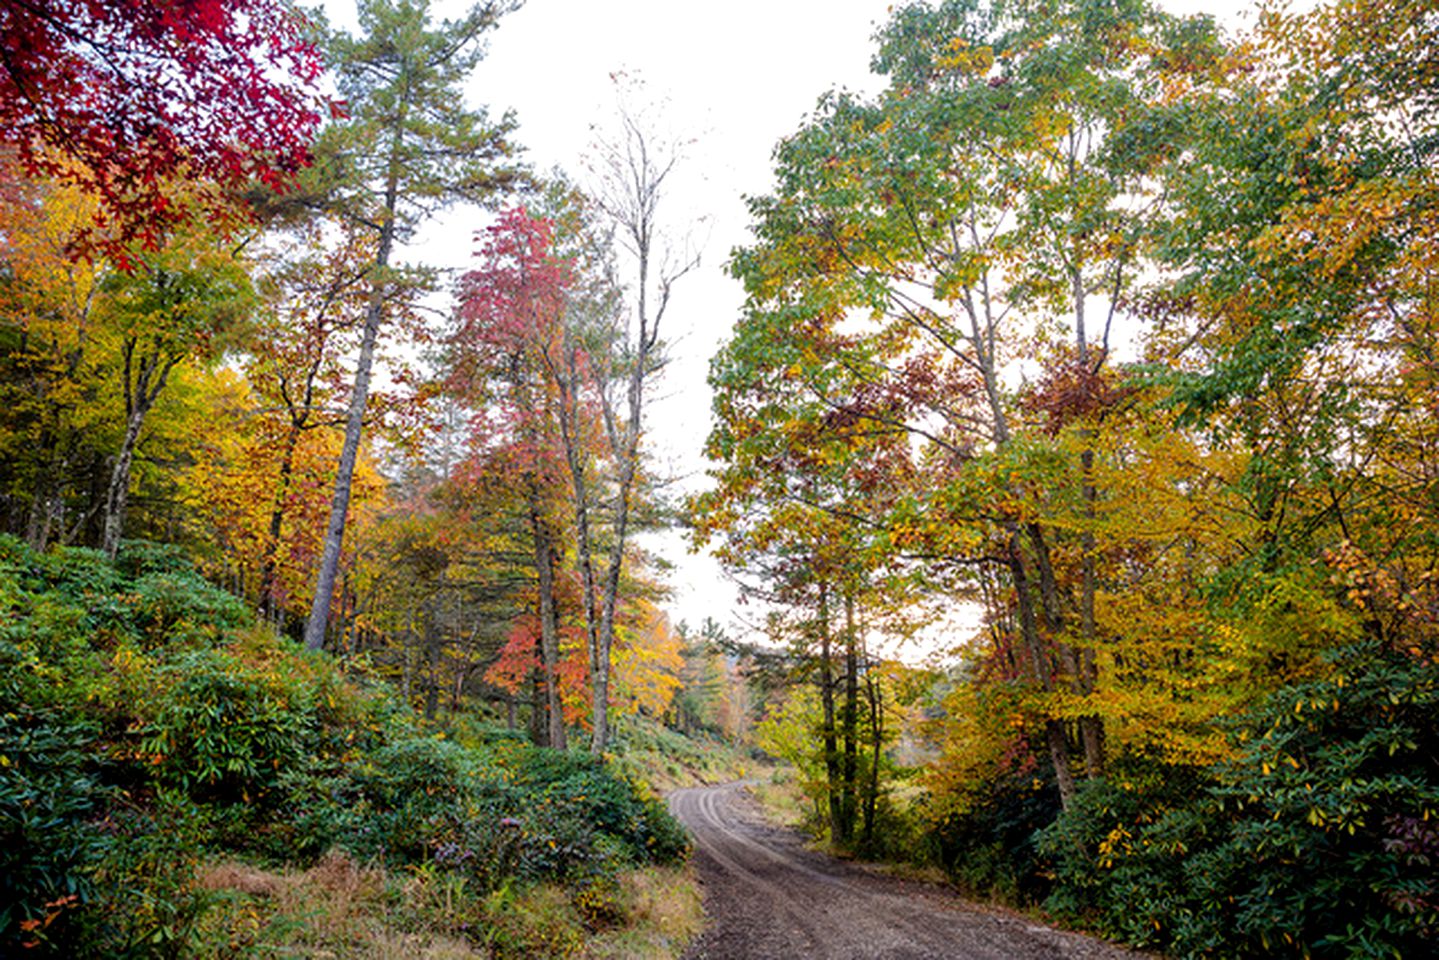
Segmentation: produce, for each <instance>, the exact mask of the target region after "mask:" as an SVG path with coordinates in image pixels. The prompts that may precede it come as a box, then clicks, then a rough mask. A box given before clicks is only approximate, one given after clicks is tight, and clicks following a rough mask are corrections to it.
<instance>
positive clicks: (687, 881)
mask: <svg viewBox="0 0 1439 960" xmlns="http://www.w3.org/2000/svg"><path fill="white" fill-rule="evenodd" d="M620 886H621V888H622V889H623V891H624V897H625V900H626V902H627V905H628V917H627V923H626V924H625V926H623V927H622V928H620V929H617V930H609V931H605V932H604V933H602V934H600V935H599V936H597V937H595V938H594V939H592V940H591V941H590V942H589V944H588V945H587V946H586V947H585V950H584V952H583V953H582V954H581V956H582V957H583V958H585V960H673V958H675V957H678V956H680V954H682V953H684V950H685V947H686V946H688V945H689V942H690V941H691V940H693V939H694V938H695V937H696V936H697V935H698V934H699V932H700V929H701V928H702V927H703V926H704V919H705V918H704V908H703V907H702V906H701V905H700V893H699V882H698V880H697V879H696V877H695V873H694V868H693V867H692V866H683V867H651V868H649V869H647V870H632V871H630V872H628V873H625V874H622V875H621V876H620Z"/></svg>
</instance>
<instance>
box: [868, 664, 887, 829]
mask: <svg viewBox="0 0 1439 960" xmlns="http://www.w3.org/2000/svg"><path fill="white" fill-rule="evenodd" d="M865 690H866V692H867V693H868V694H869V697H868V699H869V729H870V744H871V746H872V747H873V750H874V752H873V755H872V762H871V763H870V765H869V789H868V790H867V791H866V792H865V797H864V844H865V846H866V847H872V846H873V844H874V816H875V808H876V807H877V806H878V804H879V760H880V756H881V754H882V752H883V750H884V706H883V703H882V701H881V698H882V696H883V693H882V692H881V691H880V689H879V683H878V682H877V681H876V680H875V678H874V671H873V670H870V671H868V672H867V673H866V675H865Z"/></svg>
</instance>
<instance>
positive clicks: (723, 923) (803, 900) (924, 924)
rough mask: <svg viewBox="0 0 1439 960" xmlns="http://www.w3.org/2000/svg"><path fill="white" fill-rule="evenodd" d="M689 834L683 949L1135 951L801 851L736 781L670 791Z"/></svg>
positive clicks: (971, 957)
mask: <svg viewBox="0 0 1439 960" xmlns="http://www.w3.org/2000/svg"><path fill="white" fill-rule="evenodd" d="M669 804H670V809H671V811H672V812H673V813H674V815H675V816H676V817H677V818H679V820H680V822H682V823H683V824H684V825H685V826H686V827H687V828H688V829H689V831H690V833H691V835H692V836H693V837H694V842H695V862H696V865H697V866H698V868H699V874H700V880H701V882H702V883H703V885H704V897H705V912H706V913H707V914H708V916H709V918H710V924H709V926H708V927H707V928H706V930H705V932H704V933H703V934H701V935H700V937H699V939H697V940H696V941H695V943H694V944H693V945H692V946H691V948H690V950H689V952H688V953H686V955H685V958H686V960H751V958H753V960H788V958H796V960H798V958H814V960H880V958H883V960H931V958H935V960H938V958H956V960H957V958H966V960H1134V958H1135V957H1137V956H1139V955H1138V954H1134V953H1131V952H1128V951H1125V950H1121V949H1120V948H1118V947H1114V946H1112V945H1110V944H1107V943H1104V942H1102V941H1098V940H1093V939H1091V938H1088V937H1082V936H1079V935H1077V934H1072V933H1065V932H1062V931H1058V930H1052V929H1050V928H1047V927H1042V926H1039V925H1038V924H1034V923H1032V922H1029V921H1027V920H1025V919H1023V918H1020V917H1015V916H1010V915H1006V914H1002V913H997V912H993V911H988V910H985V909H983V908H980V907H977V906H975V905H973V904H967V903H965V902H964V901H963V900H960V899H959V898H957V897H954V896H953V895H951V894H949V893H948V892H947V891H945V890H943V889H942V888H939V887H936V886H934V885H932V884H924V883H919V882H916V881H908V880H900V879H897V878H894V877H887V876H882V875H879V874H874V873H870V872H867V871H864V870H861V869H859V868H856V867H853V866H850V865H848V864H845V863H843V862H842V861H839V860H836V859H834V858H833V857H828V856H825V855H823V854H820V853H816V852H814V851H810V850H806V849H805V848H804V844H803V841H802V840H801V839H800V837H799V836H798V835H796V834H795V833H794V832H793V831H788V830H782V829H779V828H777V827H774V826H773V825H771V824H769V823H767V822H766V821H765V819H764V817H763V815H762V814H761V813H760V811H759V808H758V806H757V804H755V803H754V801H753V799H752V798H751V797H750V796H749V794H748V791H746V790H745V785H744V784H742V783H730V784H724V785H722V786H717V787H695V788H692V789H688V790H678V791H676V792H675V793H673V794H671V795H670V798H669Z"/></svg>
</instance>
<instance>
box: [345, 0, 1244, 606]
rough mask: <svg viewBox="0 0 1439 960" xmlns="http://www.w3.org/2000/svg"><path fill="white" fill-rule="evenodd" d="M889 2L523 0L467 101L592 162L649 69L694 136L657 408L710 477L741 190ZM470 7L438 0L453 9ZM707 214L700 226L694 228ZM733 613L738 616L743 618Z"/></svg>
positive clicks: (669, 545)
mask: <svg viewBox="0 0 1439 960" xmlns="http://www.w3.org/2000/svg"><path fill="white" fill-rule="evenodd" d="M325 3H326V10H327V13H328V14H329V16H330V19H331V21H332V22H333V23H335V24H336V25H352V24H353V23H354V12H353V11H354V6H353V0H325ZM1161 5H1162V6H1164V7H1165V8H1166V9H1168V10H1170V11H1172V12H1175V13H1194V12H1208V13H1211V14H1214V15H1215V16H1217V17H1219V18H1220V20H1221V22H1222V23H1224V24H1225V25H1226V26H1230V27H1233V26H1238V25H1240V24H1241V23H1243V22H1245V21H1249V22H1252V16H1247V15H1245V14H1244V13H1243V12H1242V11H1246V10H1248V9H1249V8H1250V7H1251V4H1249V3H1245V2H1242V0H1209V2H1202V0H1161ZM892 6H893V4H892V3H891V2H890V0H728V2H725V3H714V2H696V0H528V2H527V3H526V4H525V6H524V7H522V8H521V9H520V10H518V11H517V12H515V13H512V14H509V15H507V16H506V17H504V18H503V20H502V21H501V23H500V26H499V28H498V29H497V30H495V31H494V32H493V33H492V34H491V35H490V41H489V54H488V56H487V57H486V59H485V61H484V62H483V63H482V64H481V65H480V68H479V69H478V70H477V71H476V73H475V75H474V78H473V81H472V83H471V84H470V87H469V91H468V93H469V97H470V100H471V102H472V103H474V104H484V105H486V106H487V107H488V108H489V109H490V110H491V111H492V112H494V113H495V114H496V115H498V114H499V113H501V112H503V111H505V110H507V109H509V110H513V111H514V112H515V114H516V117H517V119H518V121H519V130H518V134H517V138H516V139H517V140H518V142H519V143H520V144H522V145H523V146H524V147H525V156H526V159H527V160H528V162H529V163H530V165H531V166H532V167H533V168H534V169H536V170H537V171H541V172H544V171H548V170H550V169H552V168H554V167H561V168H563V169H564V170H566V171H567V172H569V173H570V174H572V175H573V176H576V177H578V176H579V175H580V174H581V173H582V172H583V169H584V168H583V156H584V154H585V151H586V149H587V147H588V145H589V144H590V143H591V141H592V127H593V125H594V124H596V123H601V124H603V123H604V121H605V120H606V118H608V117H611V116H612V115H613V113H614V102H615V101H614V94H613V84H612V82H611V79H610V77H611V74H613V73H615V72H624V73H626V74H628V75H630V76H633V77H637V78H639V79H640V80H642V81H643V83H644V85H645V88H646V89H647V91H648V98H649V99H650V100H651V101H653V102H655V103H657V104H659V110H658V111H657V116H661V117H662V122H663V124H664V125H665V126H666V127H667V128H668V130H669V131H671V132H672V133H673V134H674V135H675V136H679V137H683V138H686V139H690V140H692V141H693V142H692V144H691V145H690V146H689V147H688V149H687V157H686V159H685V161H684V162H683V163H682V164H681V165H680V166H679V167H678V168H677V169H676V172H675V175H674V180H673V183H672V185H671V188H670V190H669V193H668V195H667V196H666V197H665V200H664V207H663V208H662V211H661V216H662V218H663V219H666V220H667V225H668V227H669V229H670V230H671V231H672V232H673V233H674V234H676V235H683V234H685V233H687V232H688V233H692V234H693V235H695V236H696V237H697V238H698V239H699V240H702V241H703V242H704V247H703V260H702V264H701V266H700V268H699V269H698V270H697V271H695V272H693V273H691V274H690V275H688V276H686V277H685V278H684V279H683V280H682V281H681V282H680V283H679V284H678V285H677V286H676V288H675V293H674V300H673V303H672V306H671V312H670V314H669V317H668V320H669V326H668V328H667V330H666V331H665V337H666V339H667V340H668V341H669V342H670V344H671V351H672V355H673V360H672V362H671V365H670V367H669V369H668V370H667V373H666V376H665V380H664V382H663V384H662V385H661V387H660V389H659V390H658V391H657V399H656V401H655V402H654V403H653V404H652V406H651V408H650V409H651V417H652V419H651V420H650V428H651V436H652V438H653V439H654V441H656V443H657V446H658V448H659V453H660V456H661V458H662V460H663V461H664V462H668V463H669V464H671V465H672V467H673V468H674V469H675V470H676V471H677V472H679V473H682V474H685V475H688V477H689V479H688V480H687V481H685V486H686V488H687V489H696V488H698V486H700V485H701V484H702V483H703V476H702V474H703V470H704V462H703V458H702V454H701V447H702V445H703V443H704V439H705V436H706V435H707V434H708V431H709V405H710V398H709V392H708V389H707V387H706V384H705V375H706V372H707V369H708V362H709V358H710V356H711V355H712V354H713V353H714V352H715V350H716V348H717V347H718V346H719V344H720V343H721V342H722V341H723V340H724V339H725V338H726V336H727V334H728V332H729V330H730V327H731V324H732V323H733V322H734V320H735V318H736V317H737V316H738V314H739V309H740V306H741V303H742V300H743V296H742V293H741V291H740V288H739V286H738V284H737V283H735V282H734V281H732V280H730V279H729V277H728V276H727V275H726V274H725V272H724V267H725V262H726V260H727V259H728V257H729V252H730V250H731V249H733V248H734V247H735V246H738V245H742V244H744V243H746V242H747V239H748V232H747V216H746V212H745V207H744V197H745V195H747V194H748V195H755V194H762V193H765V192H767V191H768V189H769V186H770V183H771V177H770V174H771V163H770V158H771V151H772V150H773V148H774V145H775V144H776V142H777V141H778V140H779V139H780V138H782V137H784V136H786V135H787V134H790V133H792V132H794V130H795V129H796V128H797V127H798V126H799V125H800V123H801V122H802V120H803V119H804V118H805V116H806V115H807V114H808V113H809V111H810V110H811V109H812V108H813V107H814V105H815V103H816V101H817V100H818V98H819V97H820V95H821V94H823V93H824V92H825V91H827V90H831V89H836V88H847V89H850V90H854V91H859V92H870V91H877V90H878V89H880V86H881V85H880V83H879V82H878V80H877V79H876V78H875V77H873V76H872V75H871V74H870V73H869V61H870V57H871V55H872V53H873V43H872V39H871V38H872V37H873V34H874V32H875V29H876V28H877V27H878V26H879V25H880V24H881V23H883V22H884V21H885V20H886V19H887V18H888V12H889V10H890V9H891V8H892ZM465 8H466V5H465V4H464V3H459V2H454V0H438V2H437V3H436V9H437V10H438V11H440V12H441V13H448V14H450V15H451V16H454V15H457V14H458V13H459V12H461V11H463V10H464V9H465ZM701 219H703V221H704V223H703V224H702V225H700V226H698V227H693V228H692V224H695V223H697V222H698V221H700V220H701ZM482 226H483V221H481V220H479V219H477V218H476V217H475V215H474V214H467V215H464V216H461V217H456V218H452V220H451V221H450V222H447V223H445V224H442V225H437V226H436V227H435V228H434V229H433V230H431V231H430V232H429V233H428V234H426V235H425V236H424V237H422V238H421V243H420V244H419V245H418V246H417V247H416V248H414V249H413V250H412V251H411V256H412V257H413V258H417V259H423V260H425V261H426V262H430V263H434V264H436V265H440V266H450V267H460V266H463V265H464V264H465V263H466V261H467V259H468V255H469V252H470V250H471V249H472V244H471V242H470V236H471V234H472V233H473V232H474V229H476V228H478V227H482ZM654 548H655V549H657V550H658V552H660V553H662V554H663V555H664V557H665V558H666V559H667V560H669V561H670V562H671V563H673V564H674V565H675V569H674V571H673V573H672V575H671V577H670V582H671V585H672V587H673V591H674V593H673V597H672V599H671V602H670V603H669V604H668V607H669V610H670V613H671V616H672V618H673V619H674V620H676V621H679V620H687V621H689V622H690V623H691V624H694V625H698V624H699V622H700V621H701V620H703V619H704V618H705V617H707V616H709V617H713V618H714V619H715V620H717V621H719V622H720V623H721V624H731V623H733V624H735V628H734V632H735V633H742V632H743V626H742V621H743V619H744V614H745V612H746V611H744V610H742V609H738V608H736V605H735V591H734V589H733V587H732V586H731V585H729V584H728V583H727V582H726V580H725V577H724V574H723V573H722V572H721V571H720V569H719V567H718V565H717V564H716V563H715V562H714V561H713V560H712V559H710V558H709V557H705V556H693V555H689V554H688V553H687V551H686V548H685V543H684V540H683V538H682V537H680V536H678V535H675V536H671V537H666V538H664V539H663V540H661V541H659V542H658V544H657V545H656V546H655V547H654ZM737 617H738V618H739V619H738V620H737V619H736V618H737Z"/></svg>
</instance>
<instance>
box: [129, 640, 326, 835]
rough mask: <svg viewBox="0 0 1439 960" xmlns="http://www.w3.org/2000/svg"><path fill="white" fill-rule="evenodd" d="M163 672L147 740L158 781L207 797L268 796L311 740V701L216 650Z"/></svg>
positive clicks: (256, 800) (241, 800)
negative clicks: (294, 695) (300, 698)
mask: <svg viewBox="0 0 1439 960" xmlns="http://www.w3.org/2000/svg"><path fill="white" fill-rule="evenodd" d="M161 674H162V678H163V679H164V680H165V681H166V683H165V686H164V689H163V692H162V694H161V699H160V701H159V703H158V704H157V705H156V709H155V713H154V718H153V719H152V720H151V722H150V723H149V725H148V726H147V728H146V730H145V737H144V742H143V745H142V749H143V750H144V751H145V753H147V754H149V755H151V756H152V757H154V758H155V763H156V770H155V774H156V776H157V778H158V780H159V782H160V783H161V784H164V785H167V786H171V787H174V788H177V789H179V790H181V791H183V792H185V793H186V794H187V795H188V796H190V797H191V798H193V799H195V800H197V801H202V802H206V803H212V804H217V805H222V806H224V805H234V804H246V805H255V804H263V803H264V802H265V801H266V800H267V799H268V797H269V794H270V793H271V791H273V790H274V788H275V787H276V786H277V785H278V782H279V778H280V773H281V771H282V770H285V769H287V768H289V767H291V766H292V765H294V764H295V763H296V762H297V761H298V760H299V759H300V757H301V756H303V755H304V752H305V750H306V747H307V746H308V745H309V744H308V739H309V738H308V734H309V732H310V729H311V719H312V718H311V715H310V711H309V710H308V709H307V706H308V705H307V704H305V703H303V702H297V701H296V699H294V698H292V697H288V696H286V695H285V694H286V691H285V690H284V689H283V688H282V687H281V686H280V685H279V683H277V682H275V681H273V680H267V679H266V678H265V677H262V676H260V675H258V674H257V673H256V672H254V671H253V670H251V669H249V668H247V667H246V666H245V665H244V664H242V663H240V662H239V661H237V660H236V659H234V658H233V657H231V656H228V655H226V654H223V653H220V652H217V651H210V650H202V651H195V652H192V653H188V654H185V655H184V656H181V657H179V658H178V659H176V660H174V661H173V662H171V663H168V664H166V665H165V666H163V667H162V668H161Z"/></svg>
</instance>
